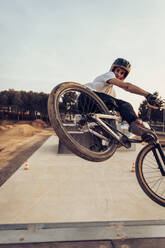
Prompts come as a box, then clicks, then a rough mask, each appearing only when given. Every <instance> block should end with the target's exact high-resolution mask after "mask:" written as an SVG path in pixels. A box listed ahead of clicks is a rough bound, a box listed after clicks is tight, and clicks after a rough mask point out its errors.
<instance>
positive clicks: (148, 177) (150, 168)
mask: <svg viewBox="0 0 165 248" xmlns="http://www.w3.org/2000/svg"><path fill="white" fill-rule="evenodd" d="M164 171H165V166H164V163H163V159H162V156H161V153H160V150H159V149H158V147H157V146H156V145H155V144H149V145H147V146H145V147H144V148H143V149H142V150H141V151H140V153H139V154H138V156H137V159H136V176H137V179H138V182H139V184H140V186H141V188H142V189H143V191H144V192H145V193H146V194H147V196H149V197H150V199H152V200H153V201H155V202H156V203H158V204H159V205H161V206H164V207H165V173H164Z"/></svg>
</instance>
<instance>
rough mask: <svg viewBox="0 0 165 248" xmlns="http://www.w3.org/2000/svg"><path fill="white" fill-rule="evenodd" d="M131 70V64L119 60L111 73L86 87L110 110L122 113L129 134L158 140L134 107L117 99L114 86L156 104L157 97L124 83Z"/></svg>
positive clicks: (115, 62) (112, 67)
mask: <svg viewBox="0 0 165 248" xmlns="http://www.w3.org/2000/svg"><path fill="white" fill-rule="evenodd" d="M130 70H131V64H130V63H129V62H128V61H127V60H125V59H123V58H118V59H116V60H115V61H114V62H113V64H112V66H111V68H110V70H109V72H107V73H104V74H102V75H100V76H98V77H96V78H95V80H94V81H93V82H91V83H87V84H86V86H87V87H89V88H90V89H92V90H93V91H94V92H95V94H97V95H98V96H99V97H100V98H101V99H102V101H103V102H104V103H105V105H106V106H107V107H108V108H109V109H111V108H112V106H113V108H115V110H116V111H118V112H119V113H120V115H121V117H122V120H125V121H127V123H128V124H129V132H131V133H133V134H135V135H137V136H143V135H145V134H146V133H149V134H151V135H153V136H154V137H155V139H156V134H155V133H154V132H153V131H152V130H151V129H149V128H146V127H145V126H144V124H143V122H142V120H141V119H139V118H138V116H137V115H136V113H135V111H134V109H133V107H132V105H131V104H130V103H128V102H126V101H123V100H120V99H117V98H116V97H115V96H116V95H115V92H114V89H113V85H115V86H118V87H120V88H122V89H123V90H126V91H128V92H130V93H134V94H137V95H141V96H144V97H145V98H146V99H147V101H148V103H150V104H151V105H152V104H153V103H154V102H155V100H156V98H155V96H153V95H152V94H150V93H149V92H147V91H145V90H143V89H141V88H139V87H138V86H136V85H134V84H132V83H129V82H123V81H124V79H125V78H126V77H127V75H128V73H129V72H130Z"/></svg>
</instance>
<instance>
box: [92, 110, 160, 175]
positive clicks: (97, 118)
mask: <svg viewBox="0 0 165 248" xmlns="http://www.w3.org/2000/svg"><path fill="white" fill-rule="evenodd" d="M91 117H92V118H93V119H94V120H95V121H96V122H97V123H98V124H99V125H100V126H102V127H103V129H105V130H106V131H107V132H108V133H109V134H110V135H111V136H112V137H114V138H115V139H116V140H117V141H118V142H119V143H122V142H121V140H122V137H123V136H125V137H127V139H128V140H129V142H130V143H142V142H143V140H142V139H141V140H137V139H129V137H128V136H126V135H125V134H123V133H122V132H120V131H119V130H117V129H116V128H113V129H114V130H115V132H114V131H113V130H112V128H111V127H110V126H108V125H106V123H105V122H104V121H103V120H102V119H109V120H115V121H120V120H121V118H120V117H118V116H115V115H112V114H92V115H91ZM93 133H94V134H95V135H97V132H93ZM97 136H99V137H101V138H105V139H106V140H107V138H106V137H104V136H102V135H97ZM153 154H154V156H155V159H156V161H157V163H158V167H159V169H160V171H161V174H162V176H165V155H164V152H163V150H162V146H161V144H160V143H159V141H156V142H154V149H153Z"/></svg>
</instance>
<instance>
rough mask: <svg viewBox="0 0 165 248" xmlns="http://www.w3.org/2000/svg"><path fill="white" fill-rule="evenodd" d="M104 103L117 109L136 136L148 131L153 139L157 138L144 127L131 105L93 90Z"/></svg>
mask: <svg viewBox="0 0 165 248" xmlns="http://www.w3.org/2000/svg"><path fill="white" fill-rule="evenodd" d="M95 93H96V94H97V95H98V96H99V97H100V98H101V99H102V101H103V102H104V103H105V105H106V106H107V107H108V109H112V108H113V109H115V110H116V111H118V112H119V113H120V115H121V117H122V119H123V120H125V121H127V122H128V124H129V125H130V126H129V131H130V132H131V133H133V134H135V135H137V136H142V135H145V134H146V133H150V134H153V135H154V138H155V140H156V139H157V136H156V134H155V133H154V132H153V131H152V130H151V129H149V128H146V127H145V126H144V124H143V122H142V120H140V119H139V118H138V117H137V115H136V113H135V111H134V109H133V107H132V105H131V104H130V103H128V102H126V101H123V100H119V99H116V98H114V97H112V96H109V95H107V94H104V93H100V92H95Z"/></svg>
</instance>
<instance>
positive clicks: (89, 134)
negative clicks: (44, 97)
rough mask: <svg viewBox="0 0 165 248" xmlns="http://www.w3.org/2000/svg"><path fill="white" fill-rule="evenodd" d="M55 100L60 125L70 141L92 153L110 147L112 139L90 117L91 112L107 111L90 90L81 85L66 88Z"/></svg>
mask: <svg viewBox="0 0 165 248" xmlns="http://www.w3.org/2000/svg"><path fill="white" fill-rule="evenodd" d="M56 102H57V103H58V104H56V106H55V108H56V111H57V112H58V118H59V122H60V126H61V128H62V129H63V132H64V133H65V135H66V136H67V137H68V138H69V139H71V140H72V142H74V143H76V145H78V146H79V147H81V148H82V149H83V150H86V151H87V152H88V151H89V152H90V153H93V154H98V153H100V154H105V153H107V152H109V151H110V150H111V149H112V148H111V146H112V145H113V144H114V142H115V141H114V139H110V136H108V135H107V133H105V131H104V130H102V129H101V128H100V127H99V126H98V125H97V123H96V122H94V121H93V120H92V118H91V113H92V114H93V113H107V112H106V110H105V109H104V108H103V107H102V106H101V104H99V103H98V101H97V100H95V99H94V98H93V96H92V95H91V94H90V92H88V91H86V89H82V88H81V87H80V88H78V87H77V89H72V88H68V89H65V90H63V91H61V92H60V93H59V94H58V98H57V101H56ZM96 134H97V135H96Z"/></svg>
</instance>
